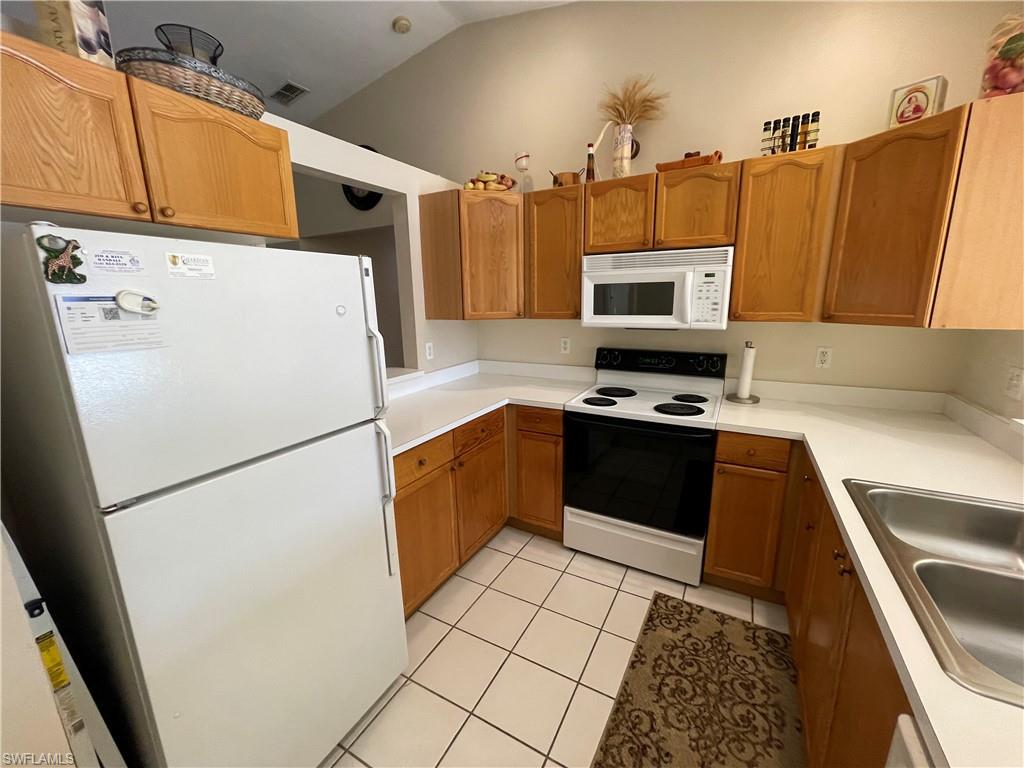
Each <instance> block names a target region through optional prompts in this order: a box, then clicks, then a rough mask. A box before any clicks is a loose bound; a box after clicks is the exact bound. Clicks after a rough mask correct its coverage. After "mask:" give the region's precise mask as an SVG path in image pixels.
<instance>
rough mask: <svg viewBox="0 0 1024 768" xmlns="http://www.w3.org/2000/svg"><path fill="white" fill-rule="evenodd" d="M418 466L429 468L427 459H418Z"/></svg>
mask: <svg viewBox="0 0 1024 768" xmlns="http://www.w3.org/2000/svg"><path fill="white" fill-rule="evenodd" d="M416 466H417V467H425V466H427V460H426V459H417V461H416Z"/></svg>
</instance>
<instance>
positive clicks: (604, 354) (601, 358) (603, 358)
mask: <svg viewBox="0 0 1024 768" xmlns="http://www.w3.org/2000/svg"><path fill="white" fill-rule="evenodd" d="M597 362H599V363H600V364H601V365H604V364H605V363H607V362H608V351H607V350H604V349H602V350H601V351H600V352H598V353H597Z"/></svg>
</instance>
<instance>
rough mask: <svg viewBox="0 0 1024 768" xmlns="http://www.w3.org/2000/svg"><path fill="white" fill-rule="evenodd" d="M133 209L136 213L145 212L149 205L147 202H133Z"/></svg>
mask: <svg viewBox="0 0 1024 768" xmlns="http://www.w3.org/2000/svg"><path fill="white" fill-rule="evenodd" d="M132 210H133V211H135V212H136V213H145V212H146V211H148V210H149V206H148V205H146V204H145V203H132Z"/></svg>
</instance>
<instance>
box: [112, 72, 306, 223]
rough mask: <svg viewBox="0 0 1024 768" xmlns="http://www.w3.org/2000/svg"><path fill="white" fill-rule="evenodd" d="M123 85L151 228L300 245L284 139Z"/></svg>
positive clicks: (139, 84) (198, 105)
mask: <svg viewBox="0 0 1024 768" xmlns="http://www.w3.org/2000/svg"><path fill="white" fill-rule="evenodd" d="M128 84H129V89H130V91H131V96H132V106H133V108H134V110H135V122H136V126H137V129H138V135H139V145H140V147H141V149H142V162H143V165H144V166H145V169H146V178H147V180H148V183H149V193H150V199H151V201H152V203H153V220H154V221H158V222H162V223H164V224H178V225H182V226H186V227H201V228H203V229H223V230H227V231H230V232H248V233H251V234H255V235H271V236H277V237H288V238H295V237H298V235H299V222H298V217H297V215H296V212H295V188H294V186H293V182H292V162H291V155H290V153H289V149H288V134H287V133H285V132H284V131H282V130H280V129H278V128H275V127H273V126H271V125H267V124H266V123H261V122H260V121H258V120H252V119H250V118H248V117H244V116H242V115H238V114H236V113H234V112H229V111H228V110H225V109H221V108H220V107H216V106H214V105H212V104H209V103H208V102H205V101H202V100H200V99H195V98H192V97H190V96H185V95H183V94H180V93H177V92H176V91H172V90H170V89H169V88H163V87H161V86H159V85H153V84H152V83H148V82H146V81H144V80H139V79H137V78H129V79H128Z"/></svg>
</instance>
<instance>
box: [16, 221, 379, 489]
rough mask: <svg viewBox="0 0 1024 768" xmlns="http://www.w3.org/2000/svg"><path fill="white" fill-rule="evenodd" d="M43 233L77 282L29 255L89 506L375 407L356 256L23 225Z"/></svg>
mask: <svg viewBox="0 0 1024 768" xmlns="http://www.w3.org/2000/svg"><path fill="white" fill-rule="evenodd" d="M45 234H53V235H57V236H59V237H60V238H63V239H64V240H66V241H70V240H77V241H78V243H79V244H80V250H79V251H77V252H76V253H75V255H76V256H77V257H79V258H80V259H81V260H82V265H81V267H79V268H78V270H77V271H78V272H79V273H80V274H81V275H84V276H85V277H86V281H85V282H84V283H80V284H54V283H49V282H44V281H43V274H42V272H43V270H42V259H43V253H42V251H41V250H38V249H36V247H35V245H34V243H30V251H32V254H31V258H34V259H37V260H38V261H39V268H38V269H35V270H34V272H35V274H36V275H37V279H38V281H39V283H40V285H41V286H44V287H45V300H46V301H47V303H48V305H49V307H50V312H51V314H52V316H53V318H54V323H55V327H56V332H57V336H58V344H59V345H60V346H61V348H62V349H61V351H62V352H63V355H64V362H65V365H66V368H67V372H68V376H69V378H70V382H71V388H72V392H73V394H74V399H75V406H76V409H77V414H78V421H79V423H80V426H81V431H82V435H83V438H84V441H85V447H86V450H87V453H88V460H89V462H88V463H89V467H90V469H91V472H92V476H93V480H94V483H95V486H96V493H97V499H96V500H97V503H98V505H99V506H101V507H106V506H109V505H112V504H115V503H117V502H121V501H124V500H126V499H132V498H137V497H139V496H141V495H143V494H145V493H149V492H153V491H157V490H160V489H162V488H167V487H169V486H172V485H174V484H177V483H180V482H184V481H187V480H191V479H193V478H196V477H199V476H201V475H204V474H206V473H209V472H213V471H216V470H219V469H223V468H225V467H228V466H231V465H233V464H236V463H239V462H242V461H246V460H248V459H253V458H256V457H258V456H261V455H264V454H267V453H269V452H271V451H274V450H278V449H281V448H284V447H287V446H289V445H294V444H296V443H300V442H302V441H304V440H308V439H310V438H314V437H317V436H320V435H324V434H329V433H331V432H334V431H336V430H339V429H344V428H345V427H348V426H351V425H354V424H358V423H361V422H363V421H367V420H369V419H372V418H373V417H374V415H375V413H376V412H377V411H378V409H379V406H380V393H379V389H380V387H379V385H378V382H377V380H376V378H377V376H378V373H377V365H376V355H377V345H376V344H375V342H374V338H373V336H372V335H371V334H370V333H369V332H368V329H367V324H368V318H372V319H375V318H376V314H375V313H368V312H367V311H366V309H365V307H364V288H363V284H364V279H363V278H364V275H363V270H364V269H366V268H368V266H367V267H364V266H363V265H361V264H360V259H359V258H358V257H355V256H339V255H335V254H320V253H311V252H304V251H287V250H280V249H273V248H261V247H252V246H238V245H224V244H219V243H202V242H195V241H189V240H172V239H167V238H156V237H142V236H138V235H125V234H117V233H104V232H91V231H88V230H68V229H63V228H49V227H33V228H32V233H31V236H32V238H33V239H34V238H36V237H38V236H40V235H45ZM371 285H372V283H371ZM371 290H372V289H371ZM41 292H42V291H41ZM140 297H141V298H140ZM369 298H370V301H372V292H371V294H370V297H369ZM104 300H107V301H104ZM147 300H148V301H147ZM136 305H138V307H136ZM133 309H138V310H141V311H133Z"/></svg>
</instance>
